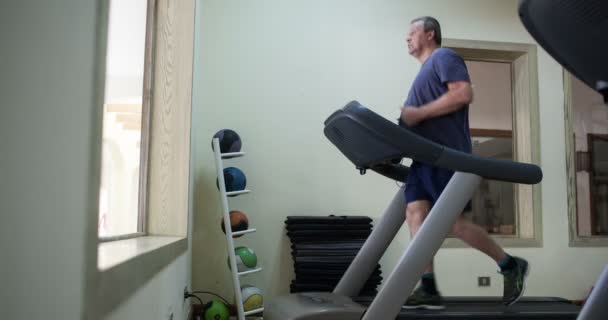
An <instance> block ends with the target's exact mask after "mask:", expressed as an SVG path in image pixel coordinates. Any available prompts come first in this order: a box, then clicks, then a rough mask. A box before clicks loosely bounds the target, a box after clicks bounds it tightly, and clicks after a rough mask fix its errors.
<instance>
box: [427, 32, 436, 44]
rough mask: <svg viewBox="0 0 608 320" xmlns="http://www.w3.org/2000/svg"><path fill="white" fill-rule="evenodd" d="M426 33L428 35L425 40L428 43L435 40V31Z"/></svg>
mask: <svg viewBox="0 0 608 320" xmlns="http://www.w3.org/2000/svg"><path fill="white" fill-rule="evenodd" d="M427 33H428V35H427V40H429V41H430V40H433V39H435V30H431V31H429V32H427Z"/></svg>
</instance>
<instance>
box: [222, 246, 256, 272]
mask: <svg viewBox="0 0 608 320" xmlns="http://www.w3.org/2000/svg"><path fill="white" fill-rule="evenodd" d="M234 255H235V258H236V265H237V270H238V272H243V271H247V270H250V269H253V268H255V267H256V266H257V265H258V257H257V256H256V254H255V252H254V251H253V250H251V248H247V247H236V248H235V249H234ZM228 268H230V257H228Z"/></svg>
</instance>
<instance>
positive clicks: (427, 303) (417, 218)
mask: <svg viewBox="0 0 608 320" xmlns="http://www.w3.org/2000/svg"><path fill="white" fill-rule="evenodd" d="M430 211H431V202H430V201H428V200H417V201H413V202H410V203H409V204H408V205H407V208H406V213H405V214H406V220H405V221H406V222H407V224H408V227H409V230H410V237H411V238H412V239H413V238H414V236H415V235H416V233H418V230H419V229H420V227H421V226H422V223H423V222H424V219H425V218H426V216H427V215H428V214H429V212H430ZM403 307H404V308H406V309H416V308H424V309H434V310H437V309H443V308H445V306H444V305H443V301H442V299H441V295H440V294H439V291H437V285H436V284H435V275H434V273H433V261H432V260H431V263H430V264H429V265H428V266H427V267H426V269H425V270H424V274H423V275H422V279H421V286H420V287H418V288H417V289H416V290H415V291H414V293H412V295H411V296H410V297H409V298H408V300H407V301H406V302H405V305H404V306H403Z"/></svg>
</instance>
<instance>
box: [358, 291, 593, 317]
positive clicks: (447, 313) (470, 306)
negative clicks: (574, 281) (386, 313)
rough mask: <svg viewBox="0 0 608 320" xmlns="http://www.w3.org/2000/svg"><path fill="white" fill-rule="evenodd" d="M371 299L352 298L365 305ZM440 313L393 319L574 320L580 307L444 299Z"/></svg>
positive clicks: (540, 301)
mask: <svg viewBox="0 0 608 320" xmlns="http://www.w3.org/2000/svg"><path fill="white" fill-rule="evenodd" d="M372 299H373V297H369V296H368V297H364V296H362V297H356V298H354V300H355V301H356V302H358V303H360V304H362V305H365V306H367V305H369V304H370V303H371V301H372ZM444 302H445V305H446V308H445V309H444V310H438V311H434V310H421V309H418V310H405V309H403V310H401V312H400V313H399V317H398V318H397V319H400V320H401V319H433V320H442V319H518V320H521V319H543V320H553V319H556V320H557V319H560V320H561V319H576V317H577V316H578V314H579V312H580V310H581V307H580V306H578V305H576V304H574V303H572V302H570V301H568V300H565V299H561V298H546V297H523V298H521V299H520V300H519V301H518V302H517V303H515V304H514V305H512V306H510V307H506V306H505V305H503V304H502V299H501V298H500V297H444Z"/></svg>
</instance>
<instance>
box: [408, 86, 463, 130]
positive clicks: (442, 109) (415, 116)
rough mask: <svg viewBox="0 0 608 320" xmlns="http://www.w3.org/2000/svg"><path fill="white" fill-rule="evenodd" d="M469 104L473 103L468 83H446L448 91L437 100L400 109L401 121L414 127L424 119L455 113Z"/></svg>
mask: <svg viewBox="0 0 608 320" xmlns="http://www.w3.org/2000/svg"><path fill="white" fill-rule="evenodd" d="M471 102H473V89H472V88H471V84H470V83H469V82H467V81H455V82H448V91H447V92H446V93H445V94H443V95H442V96H441V97H439V98H438V99H437V100H434V101H432V102H430V103H428V104H425V105H423V106H420V107H418V108H415V107H411V106H404V107H403V108H402V109H401V120H403V121H404V122H405V123H406V124H407V125H408V126H414V125H416V124H418V123H420V122H421V121H424V120H426V119H429V118H434V117H438V116H442V115H445V114H448V113H452V112H455V111H457V110H458V109H460V108H462V107H464V106H465V105H467V104H470V103H471Z"/></svg>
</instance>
